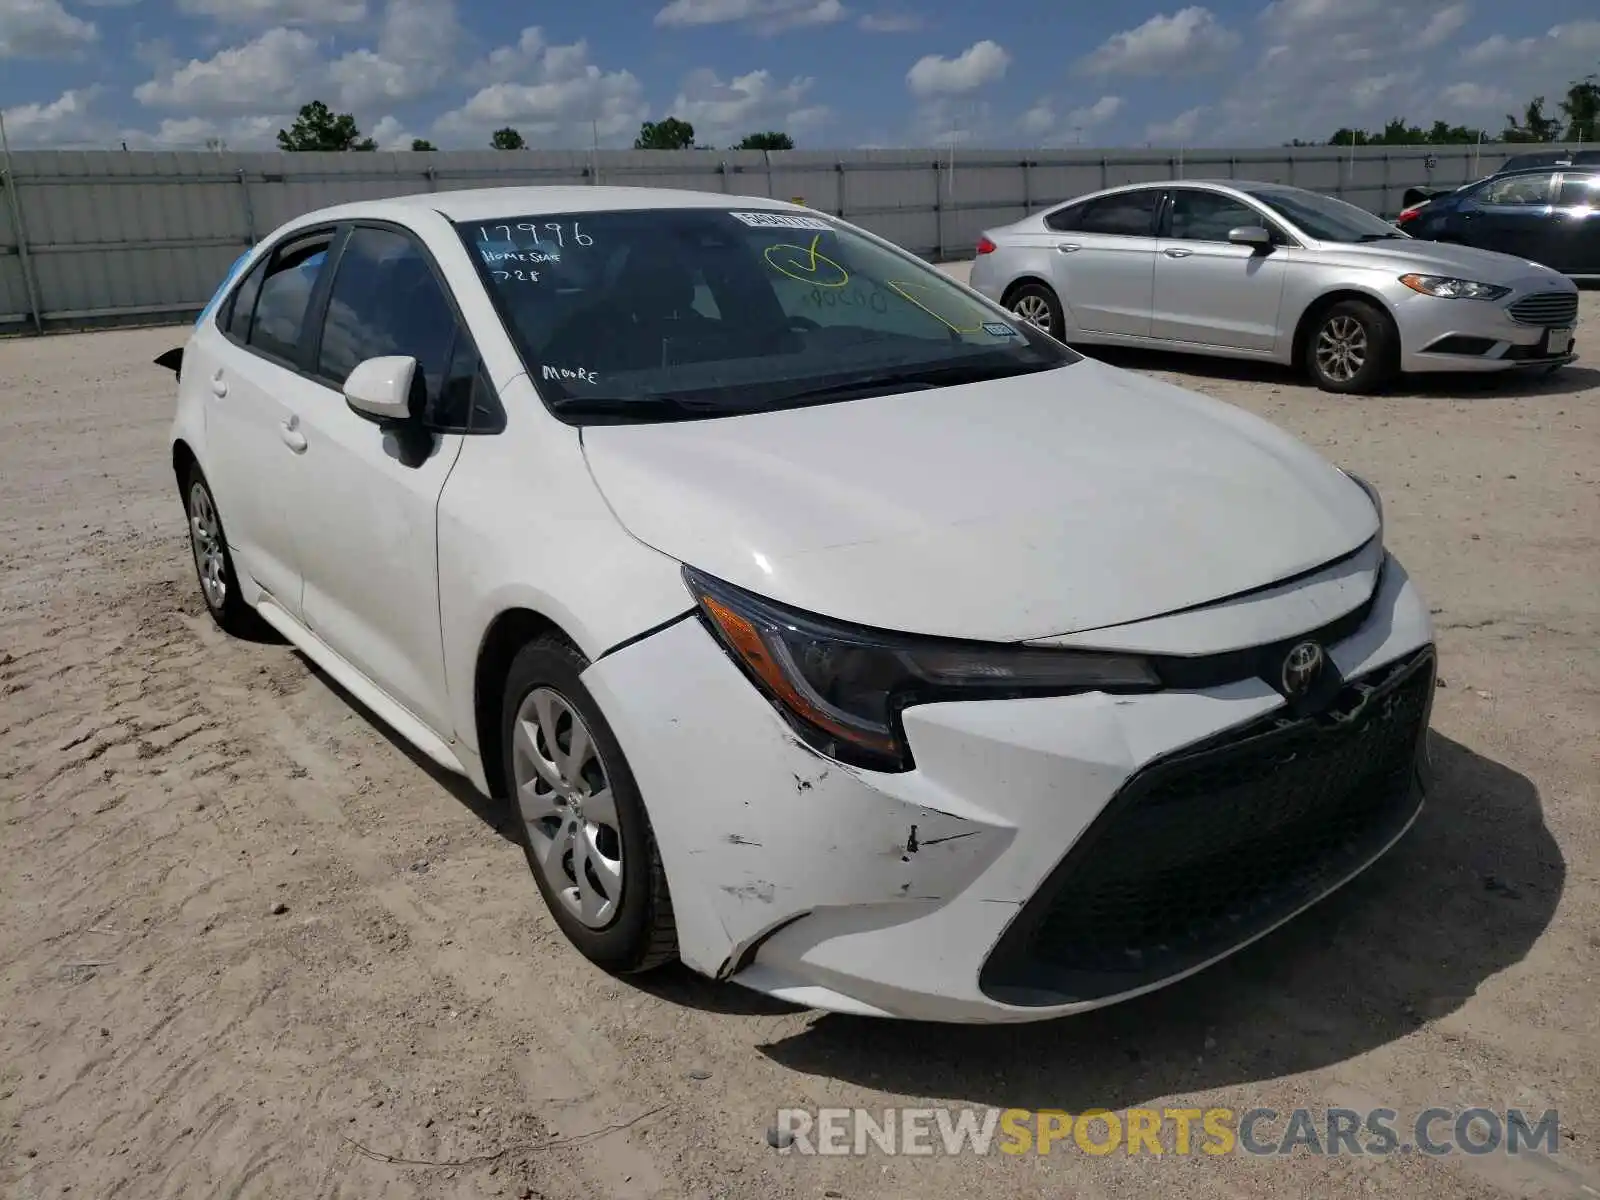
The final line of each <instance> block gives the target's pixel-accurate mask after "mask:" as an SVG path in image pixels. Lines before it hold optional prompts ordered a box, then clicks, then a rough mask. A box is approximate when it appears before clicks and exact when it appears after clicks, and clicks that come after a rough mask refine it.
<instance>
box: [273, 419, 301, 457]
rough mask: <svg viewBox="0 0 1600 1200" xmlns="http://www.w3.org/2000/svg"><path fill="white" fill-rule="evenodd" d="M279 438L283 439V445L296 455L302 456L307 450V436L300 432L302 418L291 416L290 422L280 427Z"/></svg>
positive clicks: (287, 421)
mask: <svg viewBox="0 0 1600 1200" xmlns="http://www.w3.org/2000/svg"><path fill="white" fill-rule="evenodd" d="M278 436H279V437H281V438H282V439H283V444H284V445H285V446H287V447H289V449H291V450H293V451H294V452H295V453H296V454H301V453H303V452H304V451H305V448H306V435H305V434H303V433H301V432H300V418H299V416H298V415H294V416H290V417H289V419H288V420H286V421H283V422H281V423H280V424H279V425H278Z"/></svg>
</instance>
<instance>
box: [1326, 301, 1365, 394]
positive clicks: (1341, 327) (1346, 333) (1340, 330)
mask: <svg viewBox="0 0 1600 1200" xmlns="http://www.w3.org/2000/svg"><path fill="white" fill-rule="evenodd" d="M1367 354H1368V346H1367V328H1366V326H1365V325H1363V324H1362V323H1361V322H1360V321H1358V320H1357V319H1356V318H1355V317H1352V316H1348V315H1346V314H1344V313H1341V314H1339V315H1338V316H1336V317H1334V318H1333V319H1331V320H1330V321H1328V322H1327V323H1326V324H1325V325H1323V327H1322V329H1321V331H1320V332H1319V333H1318V334H1317V345H1316V356H1317V369H1318V370H1319V371H1321V372H1322V373H1323V375H1325V376H1327V378H1329V379H1331V380H1333V381H1334V382H1335V383H1349V382H1350V381H1351V380H1352V379H1354V378H1355V377H1356V376H1357V375H1359V374H1360V373H1361V369H1362V368H1363V367H1365V366H1366V365H1367Z"/></svg>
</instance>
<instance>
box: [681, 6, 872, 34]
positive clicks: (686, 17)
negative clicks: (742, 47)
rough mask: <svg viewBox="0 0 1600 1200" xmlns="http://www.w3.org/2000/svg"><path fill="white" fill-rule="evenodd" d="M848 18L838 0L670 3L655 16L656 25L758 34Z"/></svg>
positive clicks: (846, 12) (826, 23)
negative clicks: (739, 27)
mask: <svg viewBox="0 0 1600 1200" xmlns="http://www.w3.org/2000/svg"><path fill="white" fill-rule="evenodd" d="M849 15H850V10H849V9H847V8H846V7H845V6H844V5H843V4H842V3H841V2H840V0H672V2H671V3H670V4H668V5H667V6H666V7H665V8H663V9H661V10H659V11H658V12H657V13H656V15H655V23H656V24H657V25H668V26H671V25H676V26H696V25H727V24H731V23H734V22H738V23H740V24H743V25H746V26H748V27H749V28H750V29H752V30H754V31H755V32H757V33H761V34H774V33H782V32H784V31H785V30H789V29H801V28H804V27H806V26H810V25H831V24H833V23H834V22H835V21H842V20H844V19H845V18H846V17H847V16H849Z"/></svg>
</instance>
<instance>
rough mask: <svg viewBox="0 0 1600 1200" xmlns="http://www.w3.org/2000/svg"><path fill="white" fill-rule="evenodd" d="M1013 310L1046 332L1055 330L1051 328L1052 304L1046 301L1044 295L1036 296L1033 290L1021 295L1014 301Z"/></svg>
mask: <svg viewBox="0 0 1600 1200" xmlns="http://www.w3.org/2000/svg"><path fill="white" fill-rule="evenodd" d="M1011 311H1012V312H1014V313H1016V314H1017V316H1019V317H1021V318H1022V319H1023V320H1024V321H1026V322H1028V323H1029V324H1030V325H1034V326H1037V327H1038V328H1039V329H1042V330H1044V331H1045V332H1046V333H1053V332H1054V330H1052V329H1051V328H1050V325H1051V321H1050V305H1049V304H1047V303H1046V302H1045V298H1044V297H1043V296H1036V295H1034V294H1032V293H1031V292H1030V293H1029V294H1028V295H1026V296H1019V297H1017V299H1016V300H1015V301H1014V302H1013V303H1012V305H1011Z"/></svg>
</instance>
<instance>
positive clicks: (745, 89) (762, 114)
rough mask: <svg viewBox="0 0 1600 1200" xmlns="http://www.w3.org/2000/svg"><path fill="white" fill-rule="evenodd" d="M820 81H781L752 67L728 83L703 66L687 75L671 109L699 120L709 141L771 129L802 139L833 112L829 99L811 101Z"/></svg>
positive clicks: (700, 138)
mask: <svg viewBox="0 0 1600 1200" xmlns="http://www.w3.org/2000/svg"><path fill="white" fill-rule="evenodd" d="M815 82H816V81H815V80H814V79H811V78H809V77H807V78H796V79H791V80H790V81H789V82H788V83H786V84H782V85H780V84H778V83H777V82H776V81H774V79H773V77H772V74H771V72H769V71H751V72H750V73H749V74H747V75H739V76H735V77H734V78H733V79H730V80H728V81H727V82H726V83H724V82H723V81H722V80H721V79H719V78H718V77H717V75H716V73H715V72H714V71H710V70H699V71H695V72H693V73H692V74H690V75H689V77H688V78H687V79H685V80H684V83H683V87H682V89H681V90H680V91H679V92H678V96H677V98H676V99H675V100H673V102H672V107H671V109H670V111H671V113H672V115H673V116H675V117H678V118H680V119H682V120H685V121H688V122H689V124H691V125H693V126H694V133H695V141H696V142H701V143H704V144H706V145H712V146H723V145H727V144H728V143H729V142H736V141H738V140H739V139H740V138H742V137H743V136H744V135H745V134H747V133H761V132H765V131H766V130H769V129H771V130H781V131H783V132H784V133H787V134H789V135H790V136H791V137H793V138H795V140H796V141H798V140H799V139H800V137H801V136H802V135H804V134H805V133H807V132H809V131H812V130H815V129H817V128H818V127H819V126H821V125H823V124H825V123H826V122H827V120H828V118H829V117H830V116H831V115H832V114H831V113H830V112H829V110H828V109H827V107H826V106H824V105H807V104H806V103H805V98H806V93H807V92H809V91H810V90H811V88H812V86H813V85H814V84H815Z"/></svg>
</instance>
